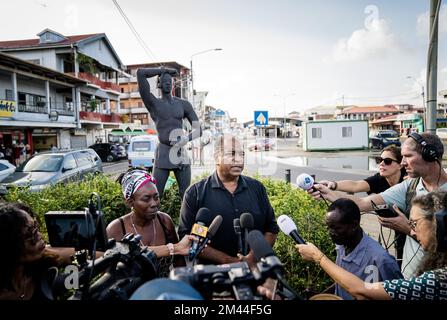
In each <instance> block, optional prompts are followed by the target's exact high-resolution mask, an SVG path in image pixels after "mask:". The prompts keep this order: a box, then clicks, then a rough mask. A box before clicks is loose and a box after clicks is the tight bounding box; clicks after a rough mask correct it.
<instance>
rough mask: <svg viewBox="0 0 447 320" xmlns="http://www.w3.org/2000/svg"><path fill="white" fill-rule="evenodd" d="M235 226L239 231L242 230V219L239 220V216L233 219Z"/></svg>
mask: <svg viewBox="0 0 447 320" xmlns="http://www.w3.org/2000/svg"><path fill="white" fill-rule="evenodd" d="M233 227H234V230H237V231H238V232H240V231H241V220H239V218H236V219H233Z"/></svg>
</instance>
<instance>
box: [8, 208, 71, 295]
mask: <svg viewBox="0 0 447 320" xmlns="http://www.w3.org/2000/svg"><path fill="white" fill-rule="evenodd" d="M0 252H1V253H2V262H1V263H0V300H29V299H39V298H43V295H42V293H41V291H40V283H41V280H42V279H44V278H45V275H46V272H47V271H48V268H50V267H54V266H61V265H63V264H64V262H66V261H65V260H67V259H64V257H62V256H59V255H55V254H51V253H50V252H49V250H48V248H47V247H46V245H45V242H44V241H43V239H42V235H41V234H40V232H39V227H38V224H37V222H36V220H35V219H34V214H33V212H32V211H31V209H30V208H28V207H26V206H25V205H23V204H21V203H3V204H1V205H0Z"/></svg>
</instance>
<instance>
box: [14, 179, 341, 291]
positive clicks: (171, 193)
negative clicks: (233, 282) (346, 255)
mask: <svg viewBox="0 0 447 320" xmlns="http://www.w3.org/2000/svg"><path fill="white" fill-rule="evenodd" d="M260 180H261V181H262V183H263V184H264V186H265V187H266V189H267V193H268V195H269V198H270V202H271V204H272V207H273V209H274V210H275V214H276V216H277V217H278V216H280V215H281V214H287V215H288V216H290V217H291V218H292V219H293V220H294V221H295V223H296V224H297V227H298V230H299V233H300V234H301V236H302V237H303V238H304V239H305V240H306V241H310V242H312V243H314V244H315V245H316V246H318V247H319V248H320V249H321V250H322V251H323V252H325V253H326V254H327V255H328V256H329V257H331V258H332V259H333V258H334V244H333V243H332V241H331V239H330V237H329V234H328V232H327V230H326V227H325V225H324V213H325V208H324V203H321V202H316V201H314V200H313V199H311V198H310V197H309V196H308V195H307V194H306V193H305V192H303V191H301V190H299V189H296V188H293V187H291V186H290V185H289V184H286V183H285V182H282V181H274V180H271V179H260ZM196 181H197V179H196ZM92 192H97V193H98V194H99V195H100V197H101V200H102V205H103V211H104V215H105V220H106V223H109V222H111V221H112V220H113V219H115V218H117V217H119V216H121V215H123V214H125V213H127V212H129V208H127V206H126V204H125V203H124V200H123V196H122V193H121V187H120V185H119V184H118V183H117V182H115V181H113V180H111V179H110V178H108V177H106V176H103V175H98V176H92V177H90V178H89V179H87V180H85V181H83V182H80V183H74V184H68V185H56V186H53V187H50V188H47V189H44V190H43V191H41V192H39V193H31V192H29V191H28V190H27V189H23V188H14V189H12V190H11V191H10V193H9V194H8V195H7V196H6V200H7V201H22V202H24V203H25V204H27V205H29V206H30V207H31V208H32V209H33V210H34V211H35V213H36V214H37V217H38V219H39V221H40V222H42V221H43V214H44V213H46V212H48V211H58V210H83V208H85V207H86V206H87V202H88V199H89V196H90V194H91V193H92ZM180 206H181V200H180V197H179V196H178V186H177V184H176V183H174V184H173V185H172V186H171V188H170V189H169V190H166V191H165V193H164V197H163V200H162V203H161V209H160V210H161V211H163V212H166V213H168V214H169V215H170V216H171V217H172V218H173V220H174V222H175V223H176V224H177V225H178V217H179V212H180ZM41 225H42V226H43V227H42V230H41V231H42V232H43V233H44V234H46V230H45V228H44V223H41ZM274 249H275V252H276V254H277V255H278V257H279V259H280V260H281V262H282V263H283V264H284V265H285V269H286V272H287V274H286V279H288V281H289V282H290V284H291V285H292V286H293V287H294V288H295V289H296V290H297V291H299V292H303V291H305V290H310V291H311V292H321V291H322V290H323V289H325V288H326V287H327V286H329V285H330V284H331V281H330V279H329V278H328V277H327V276H326V274H325V273H324V271H322V270H321V269H320V268H319V267H318V266H316V265H313V264H311V263H307V262H304V261H303V260H302V259H301V258H300V256H299V254H298V253H297V252H296V249H295V248H294V243H293V240H292V239H291V238H290V237H288V236H285V235H284V234H282V233H281V232H280V234H279V236H278V239H277V241H276V244H275V247H274Z"/></svg>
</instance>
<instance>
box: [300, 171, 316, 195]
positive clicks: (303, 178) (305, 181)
mask: <svg viewBox="0 0 447 320" xmlns="http://www.w3.org/2000/svg"><path fill="white" fill-rule="evenodd" d="M314 182H315V181H314V178H312V176H311V175H309V174H307V173H302V174H300V175H299V176H298V177H296V184H297V185H298V187H299V188H301V189H303V190H306V191H307V190H309V189H310V188H312V187H313V186H314Z"/></svg>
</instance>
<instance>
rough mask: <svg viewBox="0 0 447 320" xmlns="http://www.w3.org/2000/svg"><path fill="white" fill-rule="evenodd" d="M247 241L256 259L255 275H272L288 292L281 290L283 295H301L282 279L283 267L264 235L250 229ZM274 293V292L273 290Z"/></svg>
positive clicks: (266, 276)
mask: <svg viewBox="0 0 447 320" xmlns="http://www.w3.org/2000/svg"><path fill="white" fill-rule="evenodd" d="M248 242H249V243H250V247H251V250H252V251H253V254H254V256H255V258H256V260H258V263H257V265H256V266H257V270H255V271H254V272H255V273H257V274H256V275H255V276H256V277H259V278H261V279H267V278H269V277H273V278H275V279H278V281H279V282H280V283H281V284H282V286H283V287H284V288H286V289H287V290H288V291H289V292H282V295H283V296H284V297H288V298H295V299H297V298H298V299H300V298H301V297H300V296H299V295H298V294H297V293H296V292H295V291H294V290H293V288H292V287H291V286H290V285H289V284H288V283H287V281H286V280H285V279H284V277H283V274H284V267H283V265H282V263H281V261H279V259H278V257H277V256H275V253H274V252H273V249H272V247H271V246H270V244H269V243H268V242H267V240H265V238H264V235H263V234H262V233H261V232H260V231H259V230H252V231H251V232H250V233H249V234H248ZM275 293H276V292H275Z"/></svg>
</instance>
